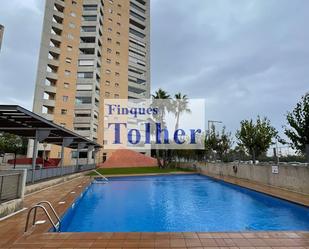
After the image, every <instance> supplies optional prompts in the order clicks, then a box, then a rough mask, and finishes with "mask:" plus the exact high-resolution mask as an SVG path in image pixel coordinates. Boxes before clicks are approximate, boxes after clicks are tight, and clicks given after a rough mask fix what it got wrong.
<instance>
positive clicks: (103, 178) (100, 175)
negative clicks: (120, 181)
mask: <svg viewBox="0 0 309 249" xmlns="http://www.w3.org/2000/svg"><path fill="white" fill-rule="evenodd" d="M93 171H94V172H95V173H97V174H98V175H99V176H101V177H102V178H103V179H104V180H105V181H107V182H108V179H107V178H106V177H105V176H104V175H102V174H101V173H100V172H99V171H97V170H96V169H94V170H93Z"/></svg>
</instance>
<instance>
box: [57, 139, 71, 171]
mask: <svg viewBox="0 0 309 249" xmlns="http://www.w3.org/2000/svg"><path fill="white" fill-rule="evenodd" d="M72 142H73V138H66V137H65V138H63V141H62V145H61V161H60V167H61V176H63V166H64V147H68V146H69V145H70V144H71V143H72Z"/></svg>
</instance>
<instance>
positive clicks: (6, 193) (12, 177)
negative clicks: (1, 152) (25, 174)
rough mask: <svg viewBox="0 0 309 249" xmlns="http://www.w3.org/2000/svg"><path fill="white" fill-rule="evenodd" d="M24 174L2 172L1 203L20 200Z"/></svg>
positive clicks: (0, 176)
mask: <svg viewBox="0 0 309 249" xmlns="http://www.w3.org/2000/svg"><path fill="white" fill-rule="evenodd" d="M21 179H22V173H1V172H0V203H3V202H7V201H10V200H14V199H17V198H20V187H21Z"/></svg>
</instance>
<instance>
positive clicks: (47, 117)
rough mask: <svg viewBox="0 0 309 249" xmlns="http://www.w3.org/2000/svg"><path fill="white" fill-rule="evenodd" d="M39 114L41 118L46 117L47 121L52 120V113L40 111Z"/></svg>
mask: <svg viewBox="0 0 309 249" xmlns="http://www.w3.org/2000/svg"><path fill="white" fill-rule="evenodd" d="M41 116H42V117H43V118H46V119H47V120H49V121H53V120H54V115H53V114H48V113H42V114H41Z"/></svg>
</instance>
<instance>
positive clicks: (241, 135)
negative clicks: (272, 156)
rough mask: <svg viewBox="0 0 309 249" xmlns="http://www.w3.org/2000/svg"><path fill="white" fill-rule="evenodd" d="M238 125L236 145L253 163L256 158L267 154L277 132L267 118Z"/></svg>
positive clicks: (244, 121)
mask: <svg viewBox="0 0 309 249" xmlns="http://www.w3.org/2000/svg"><path fill="white" fill-rule="evenodd" d="M240 125H241V127H240V130H238V131H237V132H236V138H237V139H238V145H239V146H243V147H244V148H245V149H246V150H247V152H248V153H249V154H250V155H251V157H252V160H253V163H255V161H256V158H258V157H259V156H260V155H262V154H263V153H266V152H267V150H268V149H269V147H270V145H271V144H272V139H273V138H275V137H277V135H278V132H277V131H276V129H275V128H274V127H273V126H271V124H270V121H269V120H268V119H267V118H263V119H261V118H260V117H259V116H258V118H257V121H256V123H254V122H253V120H252V119H251V120H243V121H241V123H240Z"/></svg>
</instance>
